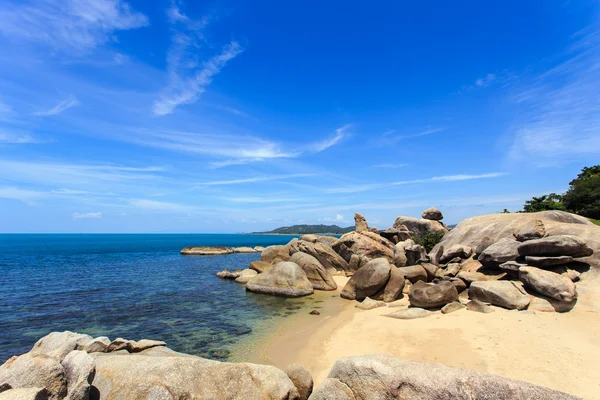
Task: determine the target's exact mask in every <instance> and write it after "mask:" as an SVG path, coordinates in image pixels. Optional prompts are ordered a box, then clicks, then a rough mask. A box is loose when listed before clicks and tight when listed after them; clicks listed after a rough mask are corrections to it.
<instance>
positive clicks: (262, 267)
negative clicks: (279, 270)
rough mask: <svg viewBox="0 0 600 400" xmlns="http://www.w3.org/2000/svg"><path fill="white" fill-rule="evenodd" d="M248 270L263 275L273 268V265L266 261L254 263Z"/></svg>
mask: <svg viewBox="0 0 600 400" xmlns="http://www.w3.org/2000/svg"><path fill="white" fill-rule="evenodd" d="M248 268H250V269H253V270H255V271H256V272H258V273H259V274H262V273H263V272H265V271H267V270H270V269H271V268H273V264H271V263H268V262H264V261H252V262H251V263H250V266H249V267H248Z"/></svg>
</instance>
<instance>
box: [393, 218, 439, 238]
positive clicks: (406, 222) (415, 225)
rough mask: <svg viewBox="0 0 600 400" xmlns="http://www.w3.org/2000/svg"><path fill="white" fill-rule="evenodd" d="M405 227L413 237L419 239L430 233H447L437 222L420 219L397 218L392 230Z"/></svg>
mask: <svg viewBox="0 0 600 400" xmlns="http://www.w3.org/2000/svg"><path fill="white" fill-rule="evenodd" d="M402 226H404V227H406V228H407V229H408V230H409V231H410V232H412V234H413V236H415V237H419V236H423V235H426V234H428V233H432V232H442V233H444V234H445V233H447V232H448V228H446V227H445V226H444V224H442V223H441V222H439V221H432V220H429V219H420V218H412V217H398V218H396V221H394V228H396V229H398V230H400V229H401V227H402Z"/></svg>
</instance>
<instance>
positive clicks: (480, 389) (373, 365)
mask: <svg viewBox="0 0 600 400" xmlns="http://www.w3.org/2000/svg"><path fill="white" fill-rule="evenodd" d="M327 378H328V380H329V379H331V380H338V381H340V382H341V384H342V385H343V386H342V385H337V384H334V383H331V382H330V383H328V388H331V390H332V393H340V392H344V390H343V388H345V387H348V388H349V389H350V390H351V391H352V395H353V396H354V397H350V396H348V397H337V398H339V399H356V400H358V399H362V400H388V399H389V400H391V399H402V400H456V399H464V400H467V399H468V400H517V399H519V400H575V399H579V398H578V397H575V396H572V395H570V394H566V393H562V392H558V391H556V390H552V389H547V388H544V387H541V386H536V385H533V384H531V383H527V382H522V381H518V380H514V379H509V378H504V377H500V376H496V375H490V374H485V373H482V372H475V371H469V370H464V369H459V368H453V367H447V366H444V365H441V364H436V363H427V362H418V361H408V360H401V359H399V358H395V357H391V356H384V355H365V356H358V357H350V358H343V359H341V360H338V361H337V362H336V363H335V365H334V366H333V368H332V369H331V371H330V372H329V375H328V376H327ZM334 388H340V389H339V390H337V391H334V390H333V389H334ZM315 393H319V395H320V396H321V397H319V399H325V398H327V399H329V398H336V397H333V396H332V397H326V396H324V394H323V393H322V391H321V390H320V388H317V390H316V391H315ZM336 395H337V394H336ZM338 396H339V395H338ZM311 399H312V397H311Z"/></svg>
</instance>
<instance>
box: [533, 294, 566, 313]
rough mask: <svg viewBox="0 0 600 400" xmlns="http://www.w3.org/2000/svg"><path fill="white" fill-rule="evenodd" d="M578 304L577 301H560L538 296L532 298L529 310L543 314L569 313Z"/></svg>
mask: <svg viewBox="0 0 600 400" xmlns="http://www.w3.org/2000/svg"><path fill="white" fill-rule="evenodd" d="M575 304H577V299H575V300H573V301H570V302H569V301H558V300H555V299H553V298H550V297H546V296H542V295H541V294H538V295H536V296H531V302H530V303H529V307H528V310H533V311H541V312H559V313H563V312H569V311H571V310H572V309H573V307H575Z"/></svg>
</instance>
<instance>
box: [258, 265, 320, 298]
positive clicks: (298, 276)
mask: <svg viewBox="0 0 600 400" xmlns="http://www.w3.org/2000/svg"><path fill="white" fill-rule="evenodd" d="M246 290H248V291H250V292H256V293H264V294H272V295H276V296H283V297H300V296H307V295H309V294H312V293H313V291H314V290H313V286H312V284H311V283H310V281H309V280H308V278H307V277H306V273H305V272H304V270H303V269H302V268H301V267H300V266H299V265H298V264H296V263H293V262H289V261H283V262H279V263H277V264H275V265H274V266H273V268H271V269H270V270H268V271H267V272H263V273H262V274H259V275H257V276H255V277H254V278H252V279H250V280H249V281H248V283H247V284H246Z"/></svg>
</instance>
